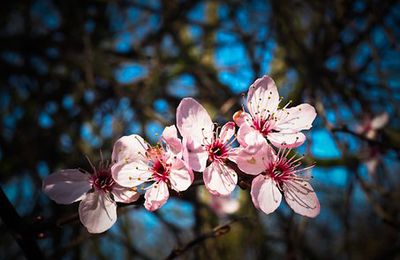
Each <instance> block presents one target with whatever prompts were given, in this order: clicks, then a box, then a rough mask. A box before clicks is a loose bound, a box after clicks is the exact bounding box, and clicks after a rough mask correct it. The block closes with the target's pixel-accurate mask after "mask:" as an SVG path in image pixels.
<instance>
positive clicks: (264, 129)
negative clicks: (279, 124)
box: [253, 118, 272, 135]
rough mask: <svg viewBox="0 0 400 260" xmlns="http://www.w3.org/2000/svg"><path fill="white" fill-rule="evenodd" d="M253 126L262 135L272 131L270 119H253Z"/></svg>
mask: <svg viewBox="0 0 400 260" xmlns="http://www.w3.org/2000/svg"><path fill="white" fill-rule="evenodd" d="M253 127H254V129H256V130H258V131H259V132H260V133H262V134H263V135H268V134H269V133H270V132H271V131H272V125H271V121H270V120H266V119H260V118H255V119H253Z"/></svg>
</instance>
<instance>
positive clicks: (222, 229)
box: [166, 217, 247, 259]
mask: <svg viewBox="0 0 400 260" xmlns="http://www.w3.org/2000/svg"><path fill="white" fill-rule="evenodd" d="M246 219H247V218H246V217H244V218H237V219H233V220H231V221H229V222H228V223H226V224H223V225H220V226H217V227H215V228H214V229H213V230H212V231H209V232H207V233H203V234H200V235H199V236H198V237H196V238H195V239H193V240H192V241H190V242H189V243H187V244H186V245H185V246H183V247H181V248H177V249H174V250H172V252H171V253H170V254H169V256H168V257H167V258H166V259H175V258H176V257H178V256H180V255H182V254H183V253H185V252H186V251H188V250H189V249H190V248H192V247H194V246H196V245H197V244H200V243H202V242H204V241H205V240H207V239H209V238H217V237H220V236H223V235H225V234H227V233H228V232H229V231H230V230H231V225H232V224H233V223H235V222H238V221H243V220H246Z"/></svg>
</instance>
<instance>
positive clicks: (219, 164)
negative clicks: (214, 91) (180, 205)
mask: <svg viewBox="0 0 400 260" xmlns="http://www.w3.org/2000/svg"><path fill="white" fill-rule="evenodd" d="M176 121H177V127H178V129H179V132H180V133H181V135H182V137H183V140H182V143H183V151H184V154H183V156H184V159H185V161H187V162H188V164H189V166H190V167H191V168H192V169H193V170H194V171H198V172H203V180H204V184H205V186H206V188H207V189H208V191H209V192H210V193H211V194H214V195H228V194H230V193H231V192H232V191H233V190H234V189H235V187H236V183H237V178H238V177H237V174H236V172H235V171H234V170H233V169H232V168H230V167H229V166H228V165H227V160H230V161H235V158H236V155H237V152H238V148H232V143H233V141H234V138H233V137H234V134H235V123H233V122H228V123H226V124H225V125H224V126H222V128H220V127H218V128H217V129H215V124H214V123H213V122H212V121H211V118H210V116H209V115H208V113H207V111H206V110H205V109H204V107H203V106H202V105H200V104H199V103H198V102H197V101H196V100H194V99H193V98H184V99H183V100H182V101H181V103H180V104H179V106H178V108H177V112H176Z"/></svg>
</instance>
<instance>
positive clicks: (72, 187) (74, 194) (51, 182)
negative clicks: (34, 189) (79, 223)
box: [43, 169, 92, 204]
mask: <svg viewBox="0 0 400 260" xmlns="http://www.w3.org/2000/svg"><path fill="white" fill-rule="evenodd" d="M89 178H90V176H89V175H88V174H84V173H82V172H80V171H79V170H77V169H67V170H61V171H58V172H55V173H52V174H50V175H49V176H47V177H46V179H44V181H43V192H44V193H46V194H47V196H49V197H50V198H51V199H52V200H54V201H55V202H57V203H59V204H70V203H73V202H75V201H79V200H81V199H83V198H84V197H85V193H86V192H88V191H89V190H90V189H91V187H92V185H91V184H90V180H89Z"/></svg>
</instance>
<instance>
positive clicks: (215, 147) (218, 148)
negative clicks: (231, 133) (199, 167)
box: [207, 140, 228, 162]
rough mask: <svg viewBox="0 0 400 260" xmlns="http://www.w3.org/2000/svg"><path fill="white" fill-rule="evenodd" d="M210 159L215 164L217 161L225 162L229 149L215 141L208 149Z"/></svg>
mask: <svg viewBox="0 0 400 260" xmlns="http://www.w3.org/2000/svg"><path fill="white" fill-rule="evenodd" d="M207 151H208V159H209V160H210V161H211V162H213V161H215V160H225V159H226V157H227V155H228V149H227V148H226V146H225V145H224V144H223V143H221V141H219V140H215V141H214V142H212V144H210V145H209V146H208V147H207Z"/></svg>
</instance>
